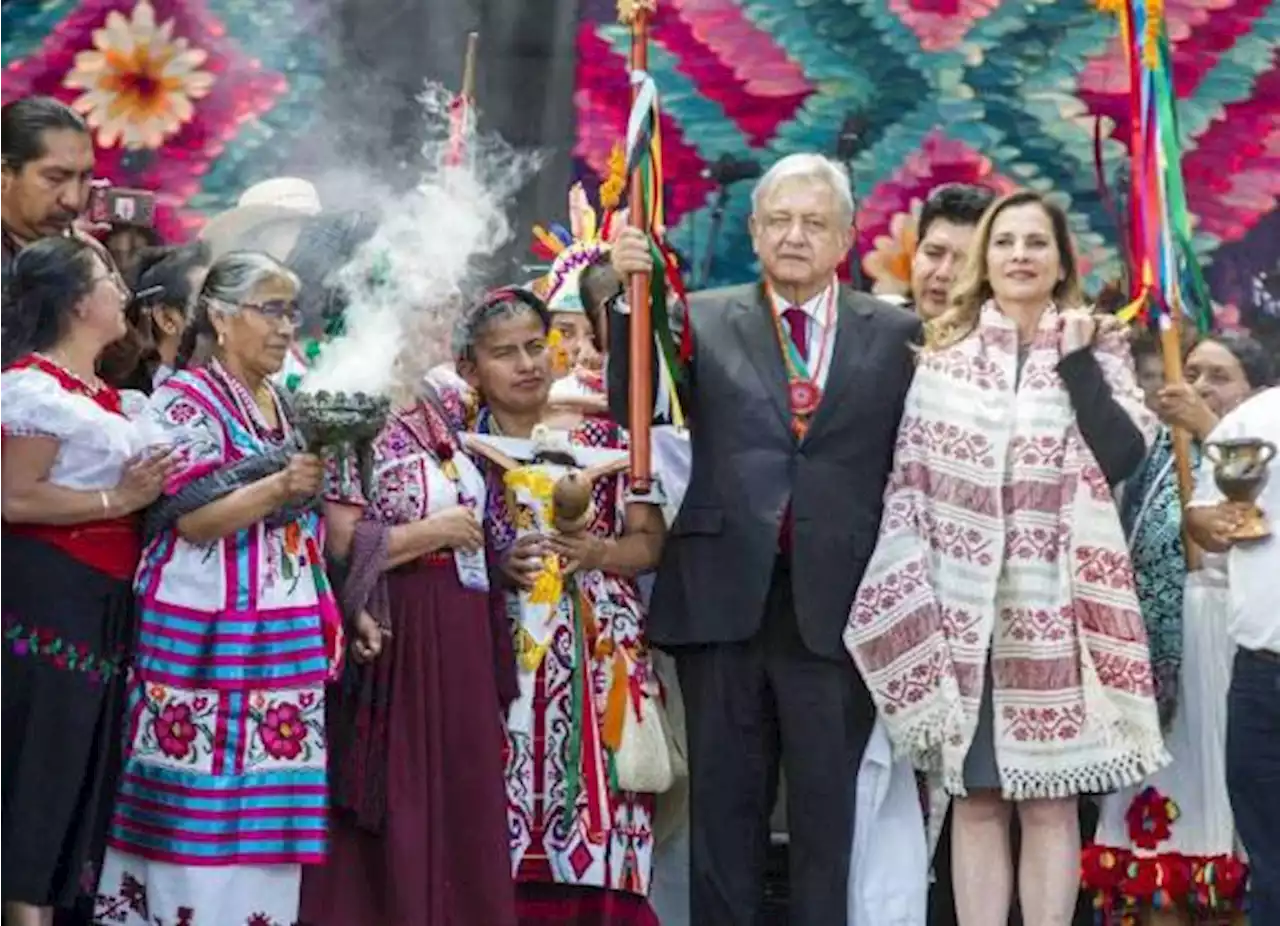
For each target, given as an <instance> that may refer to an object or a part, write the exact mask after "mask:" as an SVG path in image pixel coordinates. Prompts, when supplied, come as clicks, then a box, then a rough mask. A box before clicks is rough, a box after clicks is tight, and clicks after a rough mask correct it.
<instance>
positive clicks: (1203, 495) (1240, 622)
mask: <svg viewBox="0 0 1280 926" xmlns="http://www.w3.org/2000/svg"><path fill="white" fill-rule="evenodd" d="M1241 437H1257V438H1261V439H1262V440H1265V441H1270V442H1271V443H1272V444H1274V445H1275V446H1276V447H1280V386H1272V387H1271V388H1270V389H1267V390H1265V391H1263V392H1261V393H1259V394H1258V395H1256V396H1254V397H1253V398H1251V399H1249V400H1248V401H1246V402H1245V403H1244V404H1242V405H1240V406H1239V407H1237V408H1236V409H1235V410H1234V411H1233V412H1231V413H1230V414H1228V415H1227V416H1226V417H1225V418H1223V419H1222V420H1221V421H1220V422H1218V426H1217V427H1216V428H1214V429H1213V432H1212V433H1211V434H1210V435H1209V439H1208V440H1207V441H1206V442H1205V443H1206V444H1211V443H1213V442H1214V441H1219V440H1231V439H1233V438H1241ZM1222 501H1225V499H1224V497H1223V495H1222V491H1221V490H1220V489H1219V488H1218V486H1217V484H1216V483H1215V482H1214V480H1213V463H1212V462H1211V461H1210V460H1209V459H1208V457H1207V456H1206V457H1205V458H1204V459H1203V460H1202V461H1201V464H1200V468H1199V470H1198V471H1197V473H1196V491H1195V496H1194V498H1193V501H1192V504H1193V505H1216V504H1219V503H1220V502H1222ZM1258 507H1259V508H1261V509H1262V511H1263V513H1264V514H1265V515H1266V516H1267V518H1268V519H1269V521H1270V524H1271V529H1272V534H1271V536H1270V537H1267V538H1266V539H1265V540H1255V541H1252V542H1249V543H1239V544H1236V545H1235V546H1233V547H1232V548H1231V551H1230V552H1229V553H1228V554H1227V581H1228V583H1229V586H1230V594H1231V622H1230V624H1229V626H1228V630H1229V632H1230V634H1231V637H1232V639H1233V640H1235V642H1236V644H1237V645H1239V646H1242V647H1244V648H1245V649H1249V650H1265V651H1267V652H1270V653H1276V654H1278V655H1280V610H1278V609H1277V608H1276V603H1275V577H1276V575H1277V574H1280V536H1278V535H1280V460H1273V461H1272V463H1271V471H1270V478H1269V479H1268V480H1267V482H1266V485H1265V486H1264V487H1263V489H1262V494H1261V495H1260V496H1259V497H1258Z"/></svg>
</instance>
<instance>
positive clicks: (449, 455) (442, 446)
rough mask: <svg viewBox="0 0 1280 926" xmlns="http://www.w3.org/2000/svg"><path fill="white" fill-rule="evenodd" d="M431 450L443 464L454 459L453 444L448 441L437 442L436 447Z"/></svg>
mask: <svg viewBox="0 0 1280 926" xmlns="http://www.w3.org/2000/svg"><path fill="white" fill-rule="evenodd" d="M431 450H432V452H433V453H435V455H436V459H437V460H439V461H440V462H441V463H447V462H449V461H450V460H452V459H453V444H451V443H449V442H448V441H447V440H438V441H436V442H435V446H434V447H432V448H431Z"/></svg>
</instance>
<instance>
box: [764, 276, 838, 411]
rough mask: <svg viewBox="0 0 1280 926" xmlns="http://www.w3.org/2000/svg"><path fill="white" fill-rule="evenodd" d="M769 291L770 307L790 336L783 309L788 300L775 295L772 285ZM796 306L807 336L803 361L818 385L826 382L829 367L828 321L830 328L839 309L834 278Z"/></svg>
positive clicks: (788, 305) (831, 335)
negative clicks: (806, 300) (798, 306)
mask: <svg viewBox="0 0 1280 926" xmlns="http://www.w3.org/2000/svg"><path fill="white" fill-rule="evenodd" d="M770 293H771V295H772V296H773V310H774V312H776V313H777V314H778V318H779V319H781V321H782V333H783V334H784V335H787V336H788V337H790V335H791V328H790V327H788V324H787V318H786V316H785V315H784V314H783V313H784V312H786V311H787V309H789V308H791V303H790V302H788V301H787V300H785V299H783V298H782V297H781V296H779V295H778V294H777V293H776V292H774V291H773V289H772V288H770ZM800 310H801V311H802V312H804V314H805V325H806V331H805V335H806V338H807V340H806V343H805V346H806V347H808V348H809V356H807V357H805V363H806V364H808V366H809V375H810V376H814V375H815V374H816V378H815V379H814V385H816V386H817V387H818V388H819V389H822V388H823V387H824V386H825V385H826V384H827V374H828V373H829V372H830V370H831V355H832V352H833V351H834V349H835V342H836V333H835V331H834V330H832V331H830V332H828V331H827V325H828V324H830V325H831V326H832V327H833V329H834V327H835V323H836V316H837V313H838V312H839V311H840V289H839V286H838V285H837V283H836V281H835V280H832V281H831V283H830V285H828V286H827V288H826V289H824V290H823V291H822V292H820V293H818V295H816V296H814V297H813V298H812V299H810V300H809V301H808V302H806V303H805V304H804V305H802V306H800Z"/></svg>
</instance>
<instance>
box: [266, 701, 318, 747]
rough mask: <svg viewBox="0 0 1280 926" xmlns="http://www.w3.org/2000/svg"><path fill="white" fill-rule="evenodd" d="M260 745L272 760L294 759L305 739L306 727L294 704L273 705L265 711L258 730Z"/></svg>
mask: <svg viewBox="0 0 1280 926" xmlns="http://www.w3.org/2000/svg"><path fill="white" fill-rule="evenodd" d="M259 736H261V737H262V745H264V746H266V747H267V752H268V753H270V754H271V757H272V758H274V759H296V758H298V754H299V753H301V752H302V744H303V742H304V741H305V740H306V738H307V725H306V724H305V723H304V722H303V720H302V715H301V714H300V713H299V711H298V705H296V704H275V705H272V706H271V707H270V708H268V709H267V713H266V716H265V717H263V719H262V726H261V727H260V728H259Z"/></svg>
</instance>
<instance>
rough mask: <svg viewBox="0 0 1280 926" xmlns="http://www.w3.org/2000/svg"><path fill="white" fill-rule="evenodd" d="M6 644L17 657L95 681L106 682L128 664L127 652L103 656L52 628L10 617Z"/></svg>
mask: <svg viewBox="0 0 1280 926" xmlns="http://www.w3.org/2000/svg"><path fill="white" fill-rule="evenodd" d="M4 641H5V644H6V645H7V646H8V647H9V650H10V652H12V653H13V655H15V656H18V657H35V658H38V659H44V660H47V661H48V662H50V663H52V664H53V667H54V668H55V669H61V670H62V671H65V672H83V673H85V674H87V675H89V676H91V677H92V678H93V679H94V680H95V681H106V680H107V679H110V678H111V677H112V676H114V675H115V674H116V673H117V672H121V671H123V670H124V669H126V668H127V665H128V660H127V657H126V654H125V652H124V650H120V651H118V652H116V653H112V654H108V655H102V654H100V653H95V652H94V651H93V650H91V649H90V648H89V647H87V646H85V645H83V644H77V643H72V642H70V641H68V640H64V639H63V638H62V637H60V636H59V635H58V634H57V633H55V632H54V631H52V630H49V629H48V628H44V627H29V626H27V625H26V624H23V623H21V622H20V621H17V620H13V619H10V618H6V619H5V621H4Z"/></svg>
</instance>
